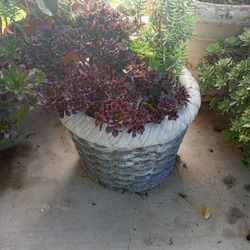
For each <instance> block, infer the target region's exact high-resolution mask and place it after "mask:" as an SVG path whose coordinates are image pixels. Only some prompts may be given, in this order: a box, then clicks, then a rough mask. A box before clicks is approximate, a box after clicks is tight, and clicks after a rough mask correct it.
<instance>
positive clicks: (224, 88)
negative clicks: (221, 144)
mask: <svg viewBox="0 0 250 250" xmlns="http://www.w3.org/2000/svg"><path fill="white" fill-rule="evenodd" d="M197 72H198V76H199V79H200V82H201V87H202V88H201V90H202V92H203V93H205V94H206V93H209V91H211V90H213V91H214V90H217V92H218V94H217V95H216V96H215V97H214V98H213V99H212V102H211V106H212V107H213V108H214V109H216V110H217V111H219V112H220V113H221V114H223V115H227V116H229V117H230V121H229V126H228V129H227V130H226V131H225V135H226V137H227V138H229V139H230V140H232V141H233V142H235V143H236V144H237V145H238V146H239V147H240V148H241V149H242V151H243V152H244V156H245V157H244V163H245V164H246V165H248V166H250V29H249V28H248V29H246V30H245V31H244V32H243V33H242V34H240V35H239V36H234V37H230V38H227V39H223V40H220V41H218V42H215V43H213V44H212V45H211V46H210V47H209V48H208V49H207V51H206V55H205V58H204V60H203V62H202V63H201V64H200V65H199V66H198V69H197Z"/></svg>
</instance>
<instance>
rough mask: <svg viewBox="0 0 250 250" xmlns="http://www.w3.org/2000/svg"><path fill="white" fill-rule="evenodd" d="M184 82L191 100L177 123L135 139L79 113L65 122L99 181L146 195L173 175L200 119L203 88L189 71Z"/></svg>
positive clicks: (150, 126)
mask: <svg viewBox="0 0 250 250" xmlns="http://www.w3.org/2000/svg"><path fill="white" fill-rule="evenodd" d="M180 82H181V84H183V85H184V86H185V87H186V88H187V89H188V91H189V94H190V101H189V103H188V104H187V106H185V107H182V108H181V109H180V110H179V111H178V115H179V118H178V119H177V120H176V121H169V120H168V119H167V117H166V119H165V120H164V121H163V122H161V124H154V123H149V124H147V125H146V127H145V131H144V134H143V135H138V136H136V137H135V138H133V137H132V135H131V134H128V133H127V132H126V131H123V132H121V133H120V134H119V135H118V136H117V137H113V136H112V135H111V134H107V133H106V131H105V126H103V128H102V130H101V131H100V130H99V127H96V126H95V120H94V119H93V118H91V117H88V116H86V115H84V114H81V113H78V114H76V115H72V116H70V117H65V118H64V119H63V120H62V122H63V124H64V125H65V126H66V127H67V128H68V129H69V131H70V132H71V134H72V138H73V141H74V142H75V145H76V148H77V150H78V152H79V154H80V157H81V161H82V164H83V165H84V167H86V168H87V170H88V172H89V174H90V175H91V176H92V177H93V178H95V179H96V180H97V181H98V182H100V183H102V184H104V185H106V186H108V187H111V188H115V189H128V190H132V191H135V192H142V191H144V190H147V189H149V188H152V187H154V186H156V185H158V184H159V183H160V182H162V181H163V180H165V178H166V177H167V176H168V175H169V174H170V173H171V171H172V169H173V168H174V166H175V158H176V154H177V151H178V149H179V146H180V144H181V142H182V139H183V136H184V134H185V132H186V130H187V128H188V125H189V124H190V123H191V122H192V121H193V120H194V118H195V117H196V115H197V113H198V110H199V107H200V103H201V99H200V91H199V86H198V84H197V82H196V81H195V79H194V78H193V77H192V75H191V73H190V72H189V71H188V70H187V69H185V70H184V73H183V75H182V76H181V77H180Z"/></svg>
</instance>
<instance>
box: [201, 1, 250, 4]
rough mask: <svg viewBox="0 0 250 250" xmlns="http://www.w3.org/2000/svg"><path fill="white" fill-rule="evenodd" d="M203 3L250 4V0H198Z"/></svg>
mask: <svg viewBox="0 0 250 250" xmlns="http://www.w3.org/2000/svg"><path fill="white" fill-rule="evenodd" d="M199 1H200V2H205V3H215V4H232V5H250V0H199Z"/></svg>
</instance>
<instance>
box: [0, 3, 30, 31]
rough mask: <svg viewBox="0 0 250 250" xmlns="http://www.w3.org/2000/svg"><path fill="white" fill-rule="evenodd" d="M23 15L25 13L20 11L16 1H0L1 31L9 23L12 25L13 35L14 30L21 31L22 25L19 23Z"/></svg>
mask: <svg viewBox="0 0 250 250" xmlns="http://www.w3.org/2000/svg"><path fill="white" fill-rule="evenodd" d="M25 15H26V14H25V12H24V11H23V10H22V9H21V7H20V4H19V2H18V1H17V0H0V17H1V22H2V27H1V31H3V30H4V28H5V27H6V26H7V25H8V24H10V23H12V24H14V25H13V27H14V33H15V32H16V30H15V29H16V28H17V29H19V30H22V28H23V23H22V22H19V21H20V20H22V19H23V18H24V17H25Z"/></svg>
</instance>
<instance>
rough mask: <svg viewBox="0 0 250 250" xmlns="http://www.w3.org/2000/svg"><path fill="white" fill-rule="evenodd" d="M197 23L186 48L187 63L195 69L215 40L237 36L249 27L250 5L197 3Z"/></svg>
mask: <svg viewBox="0 0 250 250" xmlns="http://www.w3.org/2000/svg"><path fill="white" fill-rule="evenodd" d="M196 14H197V17H198V19H197V23H196V26H195V34H196V36H195V37H194V39H193V40H191V41H190V42H189V46H188V63H189V66H190V67H195V66H196V65H197V64H198V63H199V61H200V59H201V58H202V56H203V55H204V51H205V49H206V48H207V47H208V46H209V45H210V44H211V43H212V42H214V41H215V40H217V39H219V38H226V37H230V36H233V35H235V34H239V33H240V32H242V31H243V28H244V27H247V26H250V5H228V4H213V3H204V2H199V1H197V5H196Z"/></svg>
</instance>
